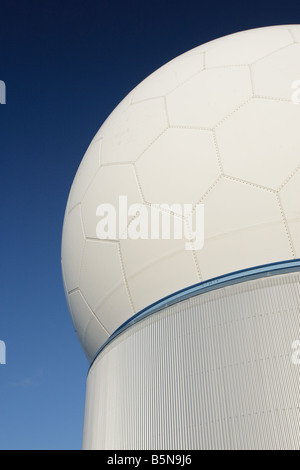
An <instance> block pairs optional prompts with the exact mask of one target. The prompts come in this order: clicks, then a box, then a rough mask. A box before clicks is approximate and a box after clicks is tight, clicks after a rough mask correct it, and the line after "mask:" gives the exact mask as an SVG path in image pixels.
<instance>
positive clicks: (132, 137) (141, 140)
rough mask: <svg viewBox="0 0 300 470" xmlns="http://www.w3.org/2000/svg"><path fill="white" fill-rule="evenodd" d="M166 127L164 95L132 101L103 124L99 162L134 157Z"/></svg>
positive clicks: (128, 159)
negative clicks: (108, 122)
mask: <svg viewBox="0 0 300 470" xmlns="http://www.w3.org/2000/svg"><path fill="white" fill-rule="evenodd" d="M167 127H168V122H167V116H166V110H165V103H164V99H163V98H154V99H151V100H146V101H142V102H141V103H135V104H131V105H130V106H129V107H127V108H126V109H123V112H120V113H118V115H117V118H115V119H113V120H111V121H110V125H109V126H108V125H106V126H105V129H104V130H103V142H102V150H101V162H102V163H116V162H118V163H119V162H121V163H122V162H133V161H135V160H136V159H137V158H138V157H139V155H140V154H141V153H142V152H143V151H144V150H145V149H146V148H147V147H148V145H150V144H151V142H153V141H154V140H155V139H156V138H157V137H158V136H159V135H160V133H161V132H163V130H164V129H166V128H167Z"/></svg>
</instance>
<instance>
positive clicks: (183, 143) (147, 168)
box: [136, 129, 220, 204]
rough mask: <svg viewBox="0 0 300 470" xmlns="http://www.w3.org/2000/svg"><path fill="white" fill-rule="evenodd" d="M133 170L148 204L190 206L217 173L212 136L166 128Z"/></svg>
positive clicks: (206, 132)
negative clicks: (136, 174) (135, 170)
mask: <svg viewBox="0 0 300 470" xmlns="http://www.w3.org/2000/svg"><path fill="white" fill-rule="evenodd" d="M136 169H137V173H138V176H139V180H140V182H141V185H142V189H143V194H144V196H145V199H146V200H147V201H148V202H150V203H155V204H162V203H167V204H173V203H180V204H184V203H185V204H190V203H191V204H193V203H195V202H197V201H198V200H199V199H200V197H201V196H202V195H203V194H204V193H205V191H206V190H207V189H208V188H209V186H210V185H211V184H212V182H213V181H214V180H215V179H216V178H217V176H218V175H219V173H220V170H219V165H218V159H217V154H216V149H215V145H214V140H213V134H212V132H210V131H201V130H197V129H196V130H195V129H168V130H167V131H166V132H165V133H164V134H163V135H162V136H161V137H160V138H159V139H158V140H157V141H156V142H155V143H154V144H153V145H151V147H149V149H148V150H147V151H146V152H145V153H144V154H143V155H142V157H141V158H140V159H139V160H138V161H137V163H136ZM153 182H155V184H154V183H153Z"/></svg>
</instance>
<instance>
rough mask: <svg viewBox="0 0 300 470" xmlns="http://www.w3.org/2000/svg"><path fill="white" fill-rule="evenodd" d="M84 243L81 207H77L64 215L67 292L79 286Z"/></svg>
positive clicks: (64, 267)
mask: <svg viewBox="0 0 300 470" xmlns="http://www.w3.org/2000/svg"><path fill="white" fill-rule="evenodd" d="M84 243H85V240H84V233H83V227H82V220H81V207H80V205H78V206H76V207H74V209H73V210H72V211H71V212H70V213H69V214H66V216H65V220H64V229H63V237H62V263H63V273H64V281H65V285H66V289H67V291H68V292H69V291H70V290H72V289H76V288H77V287H78V286H79V272H80V266H81V258H82V253H83V247H84Z"/></svg>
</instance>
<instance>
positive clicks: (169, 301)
mask: <svg viewBox="0 0 300 470" xmlns="http://www.w3.org/2000/svg"><path fill="white" fill-rule="evenodd" d="M296 271H300V259H294V260H288V261H279V262H277V263H270V264H264V265H261V266H255V267H253V268H247V269H242V270H240V271H234V272H232V273H230V274H223V275H222V276H218V277H214V278H212V279H209V280H208V281H203V282H199V283H198V284H194V285H193V286H190V287H186V288H184V289H181V290H179V291H177V292H175V293H174V294H170V295H168V296H167V297H164V298H163V299H161V300H158V301H157V302H154V303H153V304H151V305H150V306H149V307H146V308H144V309H143V310H141V311H140V312H138V313H136V314H135V315H133V316H132V317H130V318H129V319H128V320H126V321H125V322H124V323H123V324H122V325H121V326H119V328H117V329H116V330H115V331H114V333H112V334H111V336H110V337H109V338H108V339H107V340H106V342H105V343H104V344H103V345H102V346H101V348H100V349H99V350H98V351H97V353H96V354H95V356H94V358H93V360H92V362H91V364H90V367H89V369H90V368H91V367H92V365H93V363H94V362H95V359H96V358H97V357H98V356H99V354H100V353H101V352H102V351H103V349H104V348H105V347H106V346H107V345H108V344H109V343H110V342H111V341H113V340H114V339H115V338H116V337H117V336H119V335H120V334H121V333H123V331H125V330H126V329H127V328H129V327H130V326H132V325H135V324H136V323H137V322H139V321H141V320H143V319H144V318H146V317H148V316H149V315H153V314H154V313H156V312H159V311H160V310H163V309H165V308H167V307H170V306H171V305H174V304H176V303H179V302H182V301H183V300H186V299H189V298H191V297H195V296H196V295H200V294H204V293H205V292H209V291H212V290H215V289H220V288H221V287H226V286H230V285H233V284H237V283H240V282H245V281H250V280H252V279H258V278H263V277H268V276H275V275H278V274H286V273H292V272H296Z"/></svg>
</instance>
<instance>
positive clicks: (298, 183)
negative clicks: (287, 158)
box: [279, 169, 300, 258]
mask: <svg viewBox="0 0 300 470" xmlns="http://www.w3.org/2000/svg"><path fill="white" fill-rule="evenodd" d="M279 196H280V200H281V204H282V207H283V210H284V214H285V217H286V220H287V223H288V227H289V230H290V234H291V237H292V241H293V246H294V249H295V255H296V257H297V258H300V169H298V171H297V173H296V174H295V175H294V176H293V177H292V178H291V179H290V180H289V181H288V182H287V184H286V185H285V186H284V187H283V188H282V190H281V191H280V193H279Z"/></svg>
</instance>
